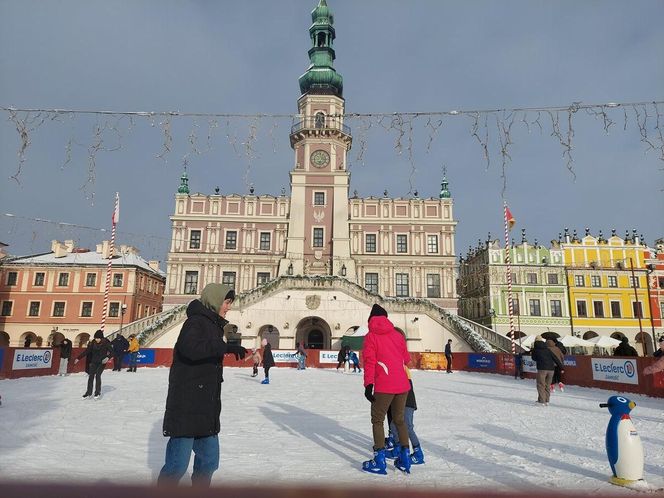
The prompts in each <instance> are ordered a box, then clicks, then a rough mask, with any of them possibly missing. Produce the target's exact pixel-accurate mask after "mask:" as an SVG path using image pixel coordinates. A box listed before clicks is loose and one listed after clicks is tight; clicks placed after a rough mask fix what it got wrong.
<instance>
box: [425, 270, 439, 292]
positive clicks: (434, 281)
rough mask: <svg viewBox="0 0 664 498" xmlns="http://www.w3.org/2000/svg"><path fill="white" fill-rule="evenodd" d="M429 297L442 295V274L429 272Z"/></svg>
mask: <svg viewBox="0 0 664 498" xmlns="http://www.w3.org/2000/svg"><path fill="white" fill-rule="evenodd" d="M427 297H440V275H438V274H437V273H428V274H427Z"/></svg>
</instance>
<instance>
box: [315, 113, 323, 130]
mask: <svg viewBox="0 0 664 498" xmlns="http://www.w3.org/2000/svg"><path fill="white" fill-rule="evenodd" d="M315 126H316V128H325V114H323V113H322V112H317V113H316V118H315Z"/></svg>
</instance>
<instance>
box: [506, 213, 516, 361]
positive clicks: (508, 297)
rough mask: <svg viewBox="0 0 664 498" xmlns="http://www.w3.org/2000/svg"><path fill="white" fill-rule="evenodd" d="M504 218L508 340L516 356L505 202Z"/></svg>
mask: <svg viewBox="0 0 664 498" xmlns="http://www.w3.org/2000/svg"><path fill="white" fill-rule="evenodd" d="M503 213H504V218H505V263H506V264H507V310H508V312H509V317H510V338H511V339H512V354H513V355H516V341H515V340H514V336H515V331H514V301H513V299H512V261H511V260H512V258H511V257H510V252H511V249H510V234H509V226H508V223H509V222H508V220H507V202H503Z"/></svg>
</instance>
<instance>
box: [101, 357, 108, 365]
mask: <svg viewBox="0 0 664 498" xmlns="http://www.w3.org/2000/svg"><path fill="white" fill-rule="evenodd" d="M107 363H108V357H107V358H104V359H103V360H101V364H102V365H106V364H107Z"/></svg>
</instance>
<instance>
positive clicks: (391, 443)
mask: <svg viewBox="0 0 664 498" xmlns="http://www.w3.org/2000/svg"><path fill="white" fill-rule="evenodd" d="M392 448H394V438H393V437H392V436H388V437H386V438H385V449H386V450H391V449H392Z"/></svg>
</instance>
